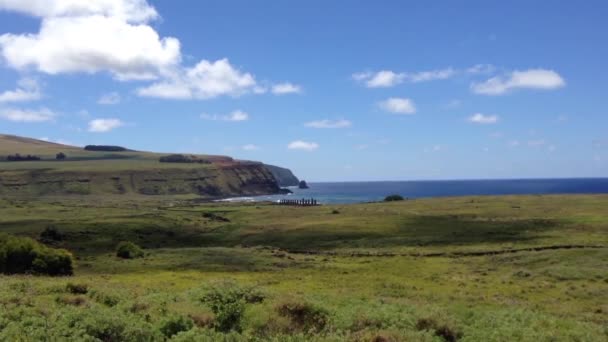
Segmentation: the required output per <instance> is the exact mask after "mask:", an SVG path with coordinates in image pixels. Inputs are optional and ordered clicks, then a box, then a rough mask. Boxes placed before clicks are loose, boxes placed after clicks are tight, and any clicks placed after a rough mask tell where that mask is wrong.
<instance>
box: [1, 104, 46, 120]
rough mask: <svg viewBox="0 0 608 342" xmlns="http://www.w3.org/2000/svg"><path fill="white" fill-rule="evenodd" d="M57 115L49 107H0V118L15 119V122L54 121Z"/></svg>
mask: <svg viewBox="0 0 608 342" xmlns="http://www.w3.org/2000/svg"><path fill="white" fill-rule="evenodd" d="M56 116H57V114H56V113H54V112H53V111H51V110H50V109H48V108H40V109H18V108H4V109H0V119H4V120H8V121H13V122H24V123H35V122H46V121H52V120H53V119H55V117H56Z"/></svg>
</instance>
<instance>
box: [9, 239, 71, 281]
mask: <svg viewBox="0 0 608 342" xmlns="http://www.w3.org/2000/svg"><path fill="white" fill-rule="evenodd" d="M73 264H74V259H73V257H72V254H71V253H70V252H68V251H66V250H64V249H54V248H50V247H47V246H45V245H43V244H41V243H39V242H36V241H34V240H32V239H30V238H22V237H15V236H9V235H0V273H6V274H20V273H21V274H22V273H34V274H46V275H51V276H59V275H71V274H72V273H73V270H74V269H73Z"/></svg>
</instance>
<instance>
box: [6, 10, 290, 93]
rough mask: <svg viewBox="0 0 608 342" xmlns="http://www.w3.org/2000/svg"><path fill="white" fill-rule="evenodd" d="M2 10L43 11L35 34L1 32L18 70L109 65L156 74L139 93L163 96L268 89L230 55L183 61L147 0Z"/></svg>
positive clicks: (104, 68) (134, 75)
mask: <svg viewBox="0 0 608 342" xmlns="http://www.w3.org/2000/svg"><path fill="white" fill-rule="evenodd" d="M2 9H4V10H8V11H17V12H21V13H25V14H29V15H32V16H36V17H40V18H41V24H40V28H39V30H38V32H36V33H33V34H12V33H6V34H2V35H0V60H4V62H5V64H6V65H8V66H9V67H12V68H14V69H17V70H25V69H35V70H37V71H40V72H44V73H47V74H52V75H55V74H61V73H83V72H84V73H89V74H94V73H98V72H109V73H110V74H111V75H113V77H114V78H116V79H118V80H121V81H127V80H155V82H156V83H153V84H151V85H149V86H144V87H141V88H139V89H138V90H137V93H138V94H139V95H140V96H147V97H156V98H163V99H210V98H215V97H218V96H222V95H228V96H240V95H242V94H246V93H254V94H262V93H266V92H267V91H268V89H267V88H266V87H263V86H259V85H258V84H257V83H256V80H255V78H254V77H253V75H251V74H249V73H245V72H242V71H240V70H238V69H237V68H235V67H233V66H232V65H230V63H229V62H228V60H227V59H220V60H217V61H215V62H213V61H208V60H204V59H203V60H201V61H200V62H199V63H198V64H196V65H195V66H192V67H186V66H184V65H182V53H181V46H180V41H179V40H178V39H177V38H174V37H161V36H160V35H159V34H158V32H157V31H156V30H155V29H154V28H153V27H152V26H151V25H150V24H149V22H150V21H152V20H154V19H157V18H158V17H159V15H158V13H157V12H156V10H155V9H154V7H153V6H151V5H150V4H149V3H148V2H147V1H146V0H87V1H84V0H0V10H2ZM272 90H273V92H274V93H275V94H287V93H293V92H299V91H300V90H301V89H300V87H299V86H297V85H294V84H291V83H287V82H286V83H281V84H277V85H275V86H274V87H272Z"/></svg>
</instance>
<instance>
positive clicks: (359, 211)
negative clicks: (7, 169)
mask: <svg viewBox="0 0 608 342" xmlns="http://www.w3.org/2000/svg"><path fill="white" fill-rule="evenodd" d="M606 207H608V196H602V195H597V196H591V195H589V196H587V195H568V196H504V197H501V196H499V197H462V198H443V199H424V200H414V201H403V202H395V203H378V204H361V205H336V206H321V207H302V208H299V207H284V206H273V205H269V204H224V203H221V204H219V203H218V204H203V205H197V204H194V203H193V202H191V201H189V200H188V198H184V197H118V196H115V197H112V196H110V197H100V198H96V197H88V196H84V197H63V198H54V199H52V198H51V199H49V198H46V199H36V200H15V199H1V200H0V214H1V215H0V230H1V231H3V232H8V233H11V234H17V235H24V236H30V237H34V238H36V237H38V236H39V234H40V233H41V232H42V231H43V230H44V229H45V228H46V227H47V226H48V225H53V226H55V227H56V228H57V229H58V230H59V231H60V232H61V234H62V237H63V239H62V240H61V241H56V242H53V245H54V246H55V247H62V248H67V249H69V250H71V251H72V252H73V253H74V254H75V256H76V257H77V265H76V269H75V275H74V276H73V277H70V278H48V277H33V276H0V307H2V309H1V310H0V340H40V339H43V338H48V339H50V340H52V338H55V339H57V340H69V338H72V339H73V340H78V339H79V338H81V337H82V338H85V337H86V336H95V337H96V338H98V339H102V340H103V338H100V336H101V337H104V336H105V335H103V334H101V333H100V332H99V331H100V327H104V329H101V330H103V332H105V333H108V334H109V333H110V332H112V333H115V335H111V334H110V335H108V336H110V337H108V338H106V340H112V338H113V337H112V336H118V337H117V338H118V340H138V339H139V340H142V339H143V340H145V338H144V337H145V336H143V335H142V334H144V333H143V332H144V331H145V332H146V334H148V333H149V334H152V335H149V336H148V335H146V336H148V337H147V338H149V339H151V340H163V339H166V338H167V337H165V335H163V332H167V331H171V332H172V333H173V332H174V331H176V330H180V329H182V328H180V327H186V328H183V329H187V331H182V332H178V333H177V335H175V336H173V337H172V338H173V339H175V340H180V339H181V340H192V341H198V340H203V341H204V340H209V341H214V340H222V339H226V340H230V339H232V340H237V341H238V340H253V339H259V340H271V339H275V340H283V341H297V340H302V341H304V340H322V341H326V340H327V341H343V340H350V341H372V340H377V341H381V340H384V341H442V340H449V339H450V337H449V336H456V337H458V336H460V339H459V340H463V341H513V340H518V341H519V340H521V341H604V340H606V338H608V329H607V328H606V327H607V326H608V304H607V303H608V273H607V272H606V270H608V248H607V247H608V211H606V210H605V208H606ZM334 211H338V214H333V212H334ZM120 241H132V242H134V243H136V244H138V245H140V246H142V247H144V251H145V257H144V258H141V259H132V260H123V259H119V258H117V257H116V256H115V250H114V248H115V246H116V244H117V243H118V242H120ZM573 244H576V245H594V246H603V248H595V249H568V250H566V249H564V250H561V249H557V250H544V251H523V252H518V253H509V254H497V255H483V256H465V257H457V256H456V254H455V253H459V252H468V251H504V250H509V249H517V248H525V247H541V246H556V245H573ZM303 252H306V253H308V254H306V253H303ZM365 253H370V254H377V255H386V256H373V255H372V256H361V255H362V254H365ZM429 253H447V254H439V255H437V254H436V256H434V257H422V256H414V255H416V254H420V255H425V254H429ZM450 253H452V254H450ZM354 255H358V256H354ZM68 284H78V286H79V287H83V288H86V289H87V291H86V293H84V294H83V293H73V291H71V290H70V288H71V287H74V286H73V285H71V287H70V286H68ZM213 284H234V286H238V287H240V288H251V289H255V291H256V293H260V295H259V298H262V299H263V300H261V301H256V302H251V303H249V302H247V303H245V304H244V307H245V311H244V314H243V317H242V322H241V324H240V327H241V328H242V329H241V331H240V332H232V333H223V332H218V331H215V329H214V323H213V322H214V319H215V318H214V317H215V316H216V315H215V314H214V313H213V311H212V310H211V307H210V306H208V304H205V303H204V302H203V301H201V300H200V299H201V298H202V297H204V296H205V293H206V292H205V291H207V289H208V288H209V286H213ZM222 286H224V285H222ZM222 286H220V288H222ZM231 286H232V285H231ZM224 287H227V286H224ZM81 292H82V291H81ZM286 307H287V308H290V310H288V311H285V310H286V309H285V308H286ZM281 308H282V309H281ZM294 308H295V309H294ZM306 310H311V311H310V312H308V311H306ZM286 312H288V314H286ZM294 312H295V313H294ZM104 315H105V316H109V317H116V318H117V319H116V321H114V320H110V319H109V318H108V320H102V319H101V318H99V317H102V316H103V317H105V316H104ZM315 315H316V316H315ZM319 315H321V316H319ZM325 315H326V316H325ZM294 317H295V318H294ZM306 317H315V318H314V319H310V320H308V318H306ZM319 317H320V318H319ZM300 318H301V320H300V321H298V319H300ZM190 320H192V322H194V323H193V325H192V326H191V325H190V323H189V322H190ZM309 321H310V322H313V323H314V322H316V321H320V322H323V325H322V327H321V325H314V324H313V323H310V322H309ZM121 322H126V323H121ZM311 324H312V325H311ZM163 327H164V328H163ZM168 327H169V328H170V329H169V328H168ZM83 336H84V337H83ZM142 336H143V337H142ZM17 337H19V338H17ZM68 337H69V338H68ZM106 337H107V336H106Z"/></svg>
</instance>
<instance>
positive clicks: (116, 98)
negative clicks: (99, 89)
mask: <svg viewBox="0 0 608 342" xmlns="http://www.w3.org/2000/svg"><path fill="white" fill-rule="evenodd" d="M97 103H98V104H101V105H115V104H118V103H120V94H118V93H117V92H111V93H107V94H104V95H101V97H100V98H99V100H97Z"/></svg>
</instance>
